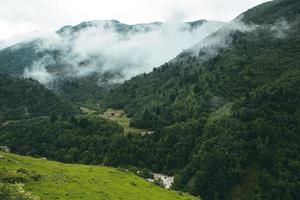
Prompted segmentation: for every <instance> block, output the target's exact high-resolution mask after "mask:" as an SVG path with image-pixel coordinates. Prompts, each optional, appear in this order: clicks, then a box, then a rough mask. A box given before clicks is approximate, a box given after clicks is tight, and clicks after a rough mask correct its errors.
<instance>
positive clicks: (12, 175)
mask: <svg viewBox="0 0 300 200" xmlns="http://www.w3.org/2000/svg"><path fill="white" fill-rule="evenodd" d="M0 155H1V157H3V158H1V159H0V172H1V173H0V181H1V182H3V181H8V182H9V181H10V180H19V181H20V180H21V182H24V183H25V187H24V188H25V190H27V191H31V192H32V193H33V194H35V195H37V196H39V197H40V199H43V200H47V199H49V200H53V199H62V200H63V199H66V200H70V199H72V200H76V199H78V200H79V199H80V200H84V199H86V200H90V199H94V200H96V199H99V200H120V199H124V200H137V199H139V200H149V199H151V200H156V199H157V200H161V199H163V200H181V199H182V200H196V199H197V198H195V197H192V196H189V195H186V194H181V193H180V194H179V193H178V192H174V191H169V190H166V189H163V188H160V187H159V186H156V185H154V184H152V183H149V182H147V181H145V180H143V179H142V178H140V177H137V176H135V175H133V174H132V173H130V172H126V171H124V170H121V169H114V168H109V167H101V166H85V165H68V164H62V163H58V162H52V161H47V160H42V159H35V158H31V157H22V156H17V155H14V154H8V153H3V152H0Z"/></svg>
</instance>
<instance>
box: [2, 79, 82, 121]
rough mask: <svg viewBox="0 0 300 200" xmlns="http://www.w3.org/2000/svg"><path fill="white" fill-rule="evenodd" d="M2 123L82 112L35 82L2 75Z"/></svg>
mask: <svg viewBox="0 0 300 200" xmlns="http://www.w3.org/2000/svg"><path fill="white" fill-rule="evenodd" d="M0 105H1V106H0V122H1V121H5V120H17V119H22V118H32V117H36V116H51V115H74V114H78V113H79V112H80V110H79V109H78V108H77V107H76V106H73V105H72V104H71V103H70V102H68V101H67V100H65V99H63V98H61V97H60V96H59V95H57V94H55V93H54V92H52V91H50V90H48V89H47V88H45V86H43V85H41V84H40V83H38V82H37V81H35V80H32V79H23V78H15V77H10V76H7V75H1V74H0Z"/></svg>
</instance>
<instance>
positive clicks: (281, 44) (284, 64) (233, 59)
mask: <svg viewBox="0 0 300 200" xmlns="http://www.w3.org/2000/svg"><path fill="white" fill-rule="evenodd" d="M299 9H300V4H299V1H296V0H274V1H271V2H267V3H264V4H262V5H259V6H257V7H255V8H252V9H250V10H248V11H246V12H245V13H243V14H241V15H240V16H239V17H238V18H237V19H235V20H233V21H232V22H231V23H230V24H228V25H226V26H225V27H223V28H221V29H220V30H218V31H216V32H215V33H213V34H211V35H210V36H208V37H207V38H205V39H203V40H202V41H201V42H199V43H198V44H196V45H194V46H193V47H192V48H190V49H187V50H186V51H184V52H182V53H181V54H180V55H178V56H177V57H176V58H175V59H173V60H172V61H170V62H167V63H166V64H164V65H162V66H161V67H158V68H154V70H153V71H152V72H151V73H149V74H142V75H139V76H136V77H133V78H132V79H130V80H128V81H125V83H124V84H122V85H120V86H119V87H117V88H115V89H113V90H111V92H110V94H109V95H108V96H107V97H106V99H105V100H104V101H103V102H102V105H103V106H107V107H113V108H118V109H125V110H126V112H127V113H128V115H129V116H131V117H133V120H132V123H131V125H132V126H134V127H138V128H146V129H147V128H148V129H154V130H155V133H154V135H155V136H151V137H153V138H152V139H150V140H151V141H152V143H151V144H154V147H152V148H154V149H156V151H150V152H151V153H150V154H151V155H150V156H149V157H150V158H152V157H153V158H156V159H153V160H152V165H151V167H152V169H154V170H158V171H168V172H172V171H173V172H175V173H176V172H177V174H178V176H177V178H176V179H175V186H174V187H175V188H176V189H183V190H185V191H188V192H190V193H192V194H199V195H201V197H203V198H204V199H276V198H279V199H298V198H299V197H300V196H299V195H300V193H299V191H298V189H297V188H298V186H299V184H300V177H299V175H298V172H297V171H299V169H300V165H299V160H300V157H299V155H298V153H297V152H299V151H300V149H299V147H298V145H297V143H298V141H299V139H300V136H299V130H300V129H299V128H300V127H299V124H300V121H299V120H300V115H299V106H300V105H299V97H300V96H299V95H300V94H299V91H300V90H299V89H300V88H299V86H300V83H299V81H300V79H299V78H300V76H299V75H300V74H299V64H300V63H299V61H300V57H299V51H300V46H299V44H300V38H299V35H300V30H299V27H300V26H299V21H300V20H299V19H300V17H299ZM149 157H148V159H149ZM158 158H159V159H158Z"/></svg>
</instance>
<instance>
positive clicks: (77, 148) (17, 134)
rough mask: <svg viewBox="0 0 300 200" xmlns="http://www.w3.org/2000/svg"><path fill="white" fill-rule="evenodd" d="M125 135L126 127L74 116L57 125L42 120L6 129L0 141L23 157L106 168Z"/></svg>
mask: <svg viewBox="0 0 300 200" xmlns="http://www.w3.org/2000/svg"><path fill="white" fill-rule="evenodd" d="M122 132H123V129H122V127H120V126H119V125H117V124H116V123H114V122H110V121H107V120H104V119H88V118H86V117H83V116H78V117H72V116H71V117H68V118H60V119H57V120H55V121H53V120H51V119H49V117H39V118H33V119H25V120H19V121H17V122H12V123H9V124H7V125H4V126H2V127H1V129H0V141H1V144H6V145H7V146H9V147H10V148H11V150H12V151H13V152H16V153H19V154H22V155H32V156H44V157H47V158H49V159H54V160H59V161H64V162H68V163H76V162H80V163H93V164H102V163H103V162H104V160H105V158H106V153H107V152H108V151H113V150H115V149H109V148H110V144H111V143H113V141H111V140H114V138H115V137H116V138H118V137H121V133H122ZM116 140H117V139H116ZM113 159H114V158H111V160H113ZM112 164H113V163H112Z"/></svg>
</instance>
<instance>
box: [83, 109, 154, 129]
mask: <svg viewBox="0 0 300 200" xmlns="http://www.w3.org/2000/svg"><path fill="white" fill-rule="evenodd" d="M81 110H82V111H83V112H84V113H85V114H88V115H92V116H96V117H102V118H105V119H109V120H112V121H115V122H117V123H118V124H119V125H121V126H122V127H123V129H124V134H125V135H127V134H129V133H133V134H145V133H147V132H148V131H149V130H145V129H137V128H133V127H130V126H129V124H130V120H131V119H130V118H129V117H128V116H127V115H126V113H125V112H124V110H117V109H112V108H109V109H107V110H106V111H105V112H104V113H102V114H98V112H97V111H96V110H92V109H89V108H85V107H82V108H81Z"/></svg>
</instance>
